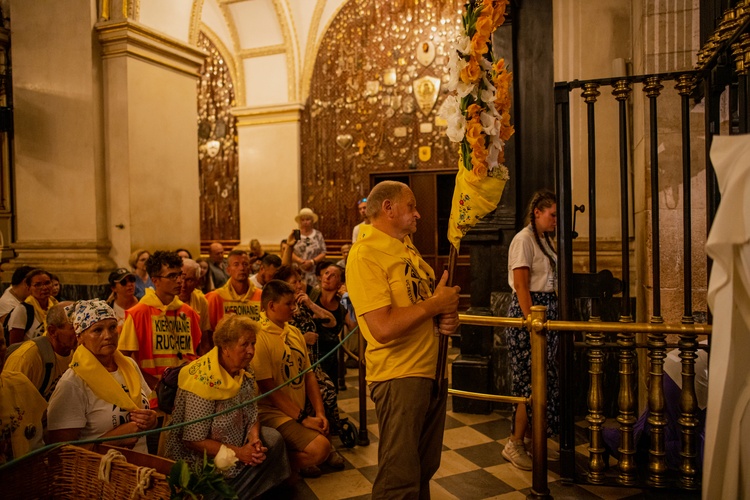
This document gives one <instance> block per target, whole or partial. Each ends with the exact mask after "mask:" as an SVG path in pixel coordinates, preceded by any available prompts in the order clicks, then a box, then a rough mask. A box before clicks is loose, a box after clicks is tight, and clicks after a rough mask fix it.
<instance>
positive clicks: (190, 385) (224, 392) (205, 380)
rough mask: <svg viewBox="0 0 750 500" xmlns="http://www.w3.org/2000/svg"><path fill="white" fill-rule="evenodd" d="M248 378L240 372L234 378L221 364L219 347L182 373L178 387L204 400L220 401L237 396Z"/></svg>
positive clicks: (178, 380)
mask: <svg viewBox="0 0 750 500" xmlns="http://www.w3.org/2000/svg"><path fill="white" fill-rule="evenodd" d="M246 376H249V374H248V373H247V372H246V371H245V370H240V374H239V375H237V376H236V377H232V375H231V374H230V373H229V372H228V371H226V370H225V369H224V367H223V366H221V363H219V346H215V347H214V348H213V349H211V350H210V351H208V353H206V354H204V355H203V356H201V357H200V358H198V359H196V360H195V361H193V362H191V363H190V364H188V365H187V366H186V367H185V368H183V369H182V370H181V371H180V376H179V378H178V379H177V386H178V387H179V388H180V389H183V390H185V391H190V392H192V393H193V394H195V395H197V396H199V397H201V398H203V399H207V400H209V401H218V400H222V399H229V398H232V397H234V396H236V395H237V393H238V392H239V391H240V387H241V386H242V380H243V378H244V377H246Z"/></svg>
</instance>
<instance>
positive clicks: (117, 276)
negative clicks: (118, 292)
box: [109, 267, 133, 285]
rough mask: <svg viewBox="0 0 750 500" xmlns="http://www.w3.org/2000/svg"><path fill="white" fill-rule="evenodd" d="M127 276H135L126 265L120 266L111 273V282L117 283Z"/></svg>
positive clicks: (111, 283)
mask: <svg viewBox="0 0 750 500" xmlns="http://www.w3.org/2000/svg"><path fill="white" fill-rule="evenodd" d="M127 276H133V273H131V272H130V271H128V270H127V269H125V268H124V267H119V268H117V269H115V270H114V271H112V272H111V273H109V284H110V285H114V284H115V283H119V282H120V281H122V279H123V278H125V277H127Z"/></svg>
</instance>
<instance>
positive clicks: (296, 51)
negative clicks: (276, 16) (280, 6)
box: [283, 0, 302, 100]
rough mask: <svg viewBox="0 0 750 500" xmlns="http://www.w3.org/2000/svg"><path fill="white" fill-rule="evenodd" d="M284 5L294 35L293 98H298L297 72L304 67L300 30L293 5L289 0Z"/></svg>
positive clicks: (285, 0)
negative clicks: (301, 60)
mask: <svg viewBox="0 0 750 500" xmlns="http://www.w3.org/2000/svg"><path fill="white" fill-rule="evenodd" d="M283 1H284V5H285V6H286V11H287V12H288V13H289V22H290V23H291V24H292V35H293V38H294V47H293V48H294V71H295V79H294V81H293V82H292V83H293V84H294V98H293V99H292V100H296V98H297V96H298V95H299V91H300V88H299V81H298V80H297V78H296V74H297V72H298V71H300V70H301V69H302V68H301V67H300V57H302V53H301V52H300V47H299V32H298V31H297V23H295V22H294V15H293V14H292V7H291V6H290V5H289V0H283Z"/></svg>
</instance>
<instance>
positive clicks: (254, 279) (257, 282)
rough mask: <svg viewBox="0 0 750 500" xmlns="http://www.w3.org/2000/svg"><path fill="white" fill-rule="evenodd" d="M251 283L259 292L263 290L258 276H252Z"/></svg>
mask: <svg viewBox="0 0 750 500" xmlns="http://www.w3.org/2000/svg"><path fill="white" fill-rule="evenodd" d="M250 283H252V284H253V286H254V287H255V288H257V289H258V290H263V285H261V284H260V281H258V275H257V274H253V275H252V276H250Z"/></svg>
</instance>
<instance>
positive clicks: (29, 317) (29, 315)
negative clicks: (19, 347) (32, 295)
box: [3, 302, 34, 357]
mask: <svg viewBox="0 0 750 500" xmlns="http://www.w3.org/2000/svg"><path fill="white" fill-rule="evenodd" d="M21 304H22V305H23V306H24V307H25V308H26V327H25V328H24V329H23V331H24V332H28V331H29V328H31V325H33V324H34V306H32V305H31V304H28V303H26V302H21ZM11 314H13V311H11V312H9V313H8V314H6V315H5V319H4V320H3V334H4V335H5V345H7V346H8V354H10V347H11V345H10V328H9V327H8V322H9V321H10V315H11ZM6 357H7V356H6Z"/></svg>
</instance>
